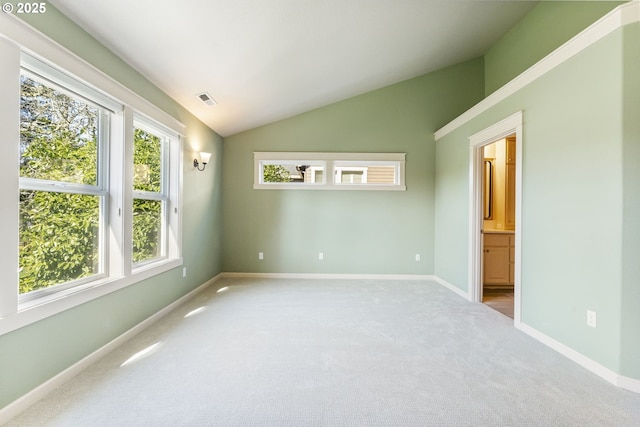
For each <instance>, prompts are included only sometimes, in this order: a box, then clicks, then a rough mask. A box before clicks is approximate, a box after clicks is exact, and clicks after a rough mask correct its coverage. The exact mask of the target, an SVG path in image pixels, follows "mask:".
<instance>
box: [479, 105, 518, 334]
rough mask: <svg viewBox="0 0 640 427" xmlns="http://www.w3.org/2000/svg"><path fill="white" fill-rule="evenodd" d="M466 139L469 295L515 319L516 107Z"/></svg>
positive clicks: (516, 270) (516, 223)
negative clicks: (468, 175)
mask: <svg viewBox="0 0 640 427" xmlns="http://www.w3.org/2000/svg"><path fill="white" fill-rule="evenodd" d="M469 141H470V192H469V193H470V207H471V209H470V214H469V218H470V227H469V229H470V238H469V275H470V277H469V283H470V296H471V299H472V301H475V302H481V303H485V304H487V305H488V306H491V307H492V308H495V309H497V310H498V311H501V312H503V313H504V314H506V315H508V316H510V317H512V318H513V321H514V325H519V323H520V314H521V310H520V308H521V292H520V290H521V289H520V264H521V263H520V253H521V251H520V240H521V239H520V236H521V229H522V223H521V199H522V197H521V188H522V183H521V181H522V161H521V160H522V113H521V112H518V113H516V114H514V115H512V116H510V117H508V118H506V119H504V120H502V121H501V122H498V123H496V124H494V125H493V126H491V127H489V128H487V129H485V130H483V131H480V132H478V133H476V134H474V135H472V136H471V137H470V138H469Z"/></svg>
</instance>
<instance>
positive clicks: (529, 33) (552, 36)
mask: <svg viewBox="0 0 640 427" xmlns="http://www.w3.org/2000/svg"><path fill="white" fill-rule="evenodd" d="M622 3H625V2H621V1H541V2H540V3H538V4H537V5H536V6H535V7H534V8H533V9H532V10H531V12H529V13H528V14H527V15H526V16H525V17H524V18H523V19H522V20H521V21H520V22H518V24H516V25H515V26H514V27H513V28H512V29H511V30H509V32H507V33H506V34H505V35H504V36H503V37H502V38H501V39H500V40H499V41H498V42H497V43H496V44H494V45H493V46H492V47H491V49H489V51H487V53H486V54H485V57H484V60H485V94H486V95H489V94H491V93H493V92H495V91H496V90H497V89H499V88H500V87H502V86H503V85H504V84H506V83H508V82H509V81H510V80H511V79H513V78H514V77H516V76H517V75H519V74H520V73H522V72H523V71H525V70H526V69H527V68H529V67H530V66H532V65H533V64H535V63H536V62H538V61H539V60H540V59H542V58H544V57H545V56H547V55H548V54H549V53H551V52H552V51H554V50H555V49H556V48H558V47H560V46H561V45H562V44H563V43H565V42H566V41H568V40H569V39H571V38H572V37H573V36H575V35H576V34H578V33H579V32H580V31H582V30H584V29H585V28H587V27H588V26H589V25H591V24H592V23H594V22H595V21H597V20H598V19H599V18H600V17H602V16H603V15H605V14H606V13H607V12H609V11H610V10H612V9H614V8H615V7H616V6H618V5H620V4H622Z"/></svg>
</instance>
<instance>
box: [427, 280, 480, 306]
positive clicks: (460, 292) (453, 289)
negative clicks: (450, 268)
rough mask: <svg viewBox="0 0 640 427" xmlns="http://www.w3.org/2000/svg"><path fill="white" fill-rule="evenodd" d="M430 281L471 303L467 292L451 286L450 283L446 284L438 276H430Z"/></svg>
mask: <svg viewBox="0 0 640 427" xmlns="http://www.w3.org/2000/svg"><path fill="white" fill-rule="evenodd" d="M432 280H434V281H435V282H437V283H439V284H441V285H442V286H444V287H445V288H447V289H449V290H450V291H452V292H455V293H456V294H458V295H460V296H461V297H462V298H464V299H466V300H467V301H471V295H469V292H465V291H463V290H462V289H460V288H459V287H457V286H455V285H452V284H451V283H449V282H447V281H446V280H444V279H441V278H440V277H438V276H432Z"/></svg>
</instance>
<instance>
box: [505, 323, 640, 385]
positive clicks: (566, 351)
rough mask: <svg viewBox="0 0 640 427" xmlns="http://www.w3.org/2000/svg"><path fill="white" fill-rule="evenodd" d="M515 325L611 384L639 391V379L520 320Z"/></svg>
mask: <svg viewBox="0 0 640 427" xmlns="http://www.w3.org/2000/svg"><path fill="white" fill-rule="evenodd" d="M516 327H517V328H518V329H520V330H521V331H522V332H524V333H525V334H527V335H529V336H531V337H533V338H535V339H536V340H538V341H540V342H541V343H543V344H545V345H546V346H548V347H551V348H552V349H554V350H555V351H557V352H558V353H560V354H562V355H563V356H565V357H566V358H568V359H570V360H572V361H574V362H575V363H577V364H578V365H580V366H582V367H583V368H585V369H587V370H588V371H591V372H593V373H594V374H596V375H598V376H599V377H600V378H602V379H604V380H606V381H608V382H610V383H611V384H614V385H616V386H618V387H620V388H624V389H626V390H629V391H633V392H636V393H640V380H636V379H634V378H629V377H625V376H623V375H620V374H617V373H616V372H614V371H612V370H611V369H609V368H606V367H604V366H602V365H601V364H599V363H598V362H596V361H595V360H592V359H589V358H588V357H587V356H585V355H584V354H582V353H579V352H577V351H575V350H574V349H572V348H571V347H568V346H566V345H564V344H562V343H561V342H559V341H556V340H554V339H553V338H551V337H549V336H547V335H545V334H543V333H542V332H540V331H538V330H537V329H535V328H532V327H531V326H529V325H527V324H525V323H522V322H520V323H519V324H518V325H516Z"/></svg>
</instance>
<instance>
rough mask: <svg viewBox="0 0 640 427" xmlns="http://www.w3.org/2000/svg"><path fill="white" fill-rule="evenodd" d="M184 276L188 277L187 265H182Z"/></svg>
mask: <svg viewBox="0 0 640 427" xmlns="http://www.w3.org/2000/svg"><path fill="white" fill-rule="evenodd" d="M182 277H187V267H182Z"/></svg>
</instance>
